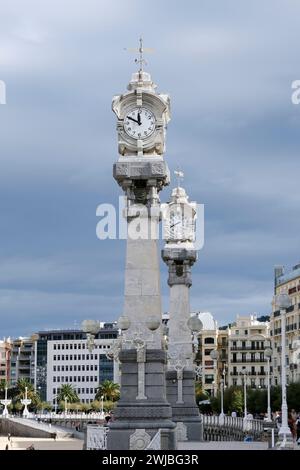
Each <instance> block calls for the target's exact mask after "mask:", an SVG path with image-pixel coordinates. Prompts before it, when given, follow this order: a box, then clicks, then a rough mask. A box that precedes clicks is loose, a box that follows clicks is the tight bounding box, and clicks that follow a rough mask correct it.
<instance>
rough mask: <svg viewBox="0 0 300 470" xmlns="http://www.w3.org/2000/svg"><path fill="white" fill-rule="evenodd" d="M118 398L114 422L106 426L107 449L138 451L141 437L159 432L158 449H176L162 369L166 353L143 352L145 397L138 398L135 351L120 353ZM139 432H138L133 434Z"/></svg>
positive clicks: (155, 350) (152, 350)
mask: <svg viewBox="0 0 300 470" xmlns="http://www.w3.org/2000/svg"><path fill="white" fill-rule="evenodd" d="M119 359H120V362H121V397H120V400H119V402H118V404H117V407H116V409H115V412H114V421H112V422H111V423H110V425H109V428H110V430H109V433H108V436H107V448H108V450H129V449H130V448H132V447H133V446H135V447H138V448H139V449H140V450H142V449H141V446H143V444H142V441H143V439H141V438H140V436H141V435H143V436H144V437H145V436H146V438H145V439H144V441H145V447H146V442H148V440H149V438H148V437H147V435H149V436H150V440H151V439H152V438H153V437H154V436H155V434H156V433H157V431H158V430H159V429H163V430H164V432H163V434H162V436H163V437H162V449H165V450H174V449H176V438H175V426H176V425H175V423H174V422H173V421H172V410H171V406H170V404H169V403H168V402H167V398H166V382H165V367H166V353H165V351H163V350H159V349H151V350H147V352H146V362H145V396H146V399H137V395H138V364H137V355H136V350H133V349H130V350H122V351H121V352H120V354H119ZM137 430H141V431H140V432H136V431H137Z"/></svg>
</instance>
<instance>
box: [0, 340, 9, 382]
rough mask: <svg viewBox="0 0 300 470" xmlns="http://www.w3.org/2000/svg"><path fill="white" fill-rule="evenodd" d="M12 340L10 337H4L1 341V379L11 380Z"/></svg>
mask: <svg viewBox="0 0 300 470" xmlns="http://www.w3.org/2000/svg"><path fill="white" fill-rule="evenodd" d="M11 348H12V342H11V340H10V338H4V339H3V340H2V341H0V380H5V381H6V383H7V384H9V382H10V354H11Z"/></svg>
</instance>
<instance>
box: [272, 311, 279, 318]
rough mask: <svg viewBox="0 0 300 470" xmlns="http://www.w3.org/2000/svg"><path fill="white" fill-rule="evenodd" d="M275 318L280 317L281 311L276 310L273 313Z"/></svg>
mask: <svg viewBox="0 0 300 470" xmlns="http://www.w3.org/2000/svg"><path fill="white" fill-rule="evenodd" d="M273 316H274V318H276V317H280V310H275V312H274V313H273Z"/></svg>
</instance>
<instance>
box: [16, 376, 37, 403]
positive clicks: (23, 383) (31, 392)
mask: <svg viewBox="0 0 300 470" xmlns="http://www.w3.org/2000/svg"><path fill="white" fill-rule="evenodd" d="M26 388H27V398H28V399H29V400H31V404H32V405H33V406H36V405H37V404H38V403H39V402H40V396H39V394H38V393H37V392H36V390H35V389H34V386H33V384H32V383H31V382H29V380H27V379H19V380H18V382H17V386H16V390H17V393H16V396H15V400H16V401H19V400H23V399H24V398H25V394H26Z"/></svg>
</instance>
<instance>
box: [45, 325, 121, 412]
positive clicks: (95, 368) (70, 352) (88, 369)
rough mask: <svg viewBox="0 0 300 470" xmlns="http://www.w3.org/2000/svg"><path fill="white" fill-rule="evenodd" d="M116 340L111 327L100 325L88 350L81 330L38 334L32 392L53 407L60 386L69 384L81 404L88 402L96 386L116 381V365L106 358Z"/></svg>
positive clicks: (116, 332) (112, 326) (116, 334)
mask: <svg viewBox="0 0 300 470" xmlns="http://www.w3.org/2000/svg"><path fill="white" fill-rule="evenodd" d="M117 337H118V330H117V329H116V325H115V324H108V323H105V324H101V329H100V331H99V333H97V335H96V336H95V341H94V348H93V350H92V351H89V349H88V345H87V339H86V334H85V333H84V332H83V331H81V330H52V331H41V332H39V333H38V339H37V347H36V351H37V354H36V389H37V391H38V392H39V393H40V395H41V398H42V399H43V400H46V401H48V402H49V403H52V404H53V405H55V403H56V401H57V400H56V397H57V395H58V393H59V391H60V387H61V385H63V384H70V385H72V387H73V388H74V389H75V390H76V392H77V394H78V396H79V398H80V401H81V402H82V403H90V402H92V401H93V400H94V398H95V394H96V389H97V387H98V386H99V384H100V383H102V382H103V381H104V380H113V381H114V382H118V381H119V377H118V365H117V364H116V363H115V362H114V360H112V359H109V358H108V357H107V353H108V352H109V350H110V348H111V347H112V344H113V342H114V340H115V339H116V338H117Z"/></svg>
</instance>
